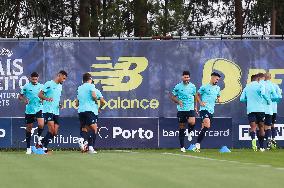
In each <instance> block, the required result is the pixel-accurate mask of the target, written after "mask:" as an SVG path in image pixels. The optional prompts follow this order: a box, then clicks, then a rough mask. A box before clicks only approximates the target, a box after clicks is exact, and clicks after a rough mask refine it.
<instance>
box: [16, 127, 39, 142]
mask: <svg viewBox="0 0 284 188" xmlns="http://www.w3.org/2000/svg"><path fill="white" fill-rule="evenodd" d="M20 128H21V129H25V130H26V127H20ZM37 128H38V127H35V128H32V131H31V133H32V135H31V136H33V135H34V132H35V130H36V129H37ZM22 142H26V139H25V140H23V141H22Z"/></svg>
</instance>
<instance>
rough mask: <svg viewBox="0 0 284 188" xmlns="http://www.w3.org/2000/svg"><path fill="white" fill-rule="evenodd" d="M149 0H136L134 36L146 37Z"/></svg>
mask: <svg viewBox="0 0 284 188" xmlns="http://www.w3.org/2000/svg"><path fill="white" fill-rule="evenodd" d="M147 14H148V5H147V0H134V36H136V37H144V36H146V35H147V33H148V24H147Z"/></svg>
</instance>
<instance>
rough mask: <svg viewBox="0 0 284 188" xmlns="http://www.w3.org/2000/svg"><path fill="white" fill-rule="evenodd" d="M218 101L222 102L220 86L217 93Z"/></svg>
mask: <svg viewBox="0 0 284 188" xmlns="http://www.w3.org/2000/svg"><path fill="white" fill-rule="evenodd" d="M216 102H217V103H220V102H221V92H220V88H219V89H218V94H217V99H216Z"/></svg>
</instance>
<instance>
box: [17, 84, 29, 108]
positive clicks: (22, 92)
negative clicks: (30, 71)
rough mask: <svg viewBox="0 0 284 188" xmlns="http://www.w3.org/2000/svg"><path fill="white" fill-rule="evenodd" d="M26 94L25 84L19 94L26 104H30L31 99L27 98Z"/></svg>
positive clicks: (19, 97)
mask: <svg viewBox="0 0 284 188" xmlns="http://www.w3.org/2000/svg"><path fill="white" fill-rule="evenodd" d="M25 94H26V87H25V86H24V87H23V89H22V90H21V93H20V94H19V96H18V99H19V100H20V101H21V102H24V103H25V104H29V100H28V99H27V98H26V96H25Z"/></svg>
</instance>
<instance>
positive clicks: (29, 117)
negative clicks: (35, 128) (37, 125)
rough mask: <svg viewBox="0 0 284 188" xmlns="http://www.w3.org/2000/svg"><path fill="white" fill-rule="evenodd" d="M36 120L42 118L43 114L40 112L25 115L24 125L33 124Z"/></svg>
mask: <svg viewBox="0 0 284 188" xmlns="http://www.w3.org/2000/svg"><path fill="white" fill-rule="evenodd" d="M37 118H43V114H42V111H41V110H40V111H38V112H37V113H35V114H25V121H26V124H31V123H34V122H35V121H36V120H37Z"/></svg>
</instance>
